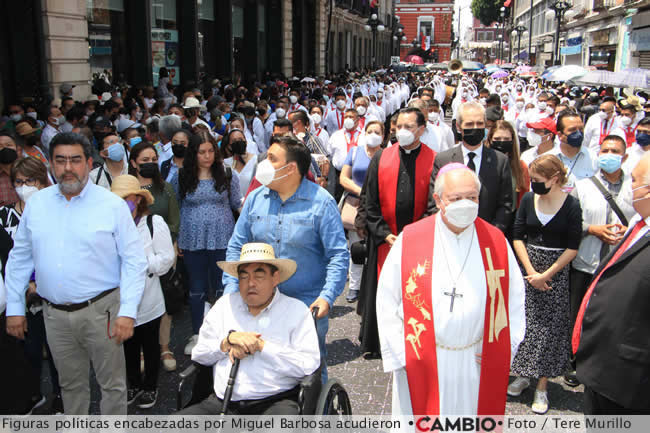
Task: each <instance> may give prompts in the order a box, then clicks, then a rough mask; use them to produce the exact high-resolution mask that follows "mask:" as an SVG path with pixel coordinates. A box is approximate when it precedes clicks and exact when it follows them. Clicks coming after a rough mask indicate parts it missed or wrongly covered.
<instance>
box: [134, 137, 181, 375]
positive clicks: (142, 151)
mask: <svg viewBox="0 0 650 433" xmlns="http://www.w3.org/2000/svg"><path fill="white" fill-rule="evenodd" d="M129 174H130V175H132V176H135V177H136V178H138V181H139V182H140V186H141V187H142V189H146V190H147V191H149V192H150V193H151V195H152V196H153V198H154V202H153V204H151V205H150V206H149V212H150V213H151V214H152V215H159V216H160V217H162V219H163V220H164V221H165V222H166V223H167V226H168V227H169V232H170V233H171V237H172V241H173V242H174V243H175V242H176V238H177V236H178V228H179V226H180V219H181V216H180V210H179V208H178V201H177V200H176V193H175V191H174V188H172V186H171V185H170V184H168V183H167V182H165V181H164V180H163V179H162V177H161V176H160V171H159V170H158V153H157V152H156V148H155V147H154V145H153V144H151V143H148V142H141V143H138V144H136V145H135V146H133V149H131V155H130V157H129ZM171 325H172V316H170V315H169V314H167V313H165V314H164V315H163V316H162V319H161V320H160V333H159V342H160V357H161V358H162V362H163V367H164V368H165V370H167V371H174V370H176V359H174V354H173V353H172V351H171V350H170V349H169V340H170V334H171Z"/></svg>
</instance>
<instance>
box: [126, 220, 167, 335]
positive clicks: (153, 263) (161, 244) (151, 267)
mask: <svg viewBox="0 0 650 433" xmlns="http://www.w3.org/2000/svg"><path fill="white" fill-rule="evenodd" d="M152 225H153V239H152V238H151V234H150V232H149V226H148V225H147V217H143V218H141V219H140V222H139V223H138V232H139V233H140V239H142V243H143V246H144V252H145V254H146V255H147V263H148V267H147V279H146V282H145V286H144V292H143V294H142V300H141V301H140V305H139V306H138V315H137V318H136V320H135V326H140V325H143V324H145V323H147V322H150V321H152V320H154V319H157V318H158V317H160V316H162V315H163V314H165V298H164V297H163V293H162V288H161V286H160V278H159V277H160V276H161V275H165V274H166V273H167V271H169V269H171V267H172V266H173V265H174V260H175V258H176V253H175V251H174V244H173V243H172V237H171V234H170V233H169V227H168V226H167V223H166V222H165V220H164V219H163V218H162V217H161V216H159V215H154V216H153V221H152Z"/></svg>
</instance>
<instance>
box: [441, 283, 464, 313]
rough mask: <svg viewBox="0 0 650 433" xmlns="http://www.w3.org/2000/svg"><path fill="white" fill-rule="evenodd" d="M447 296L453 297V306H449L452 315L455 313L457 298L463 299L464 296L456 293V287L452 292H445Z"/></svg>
mask: <svg viewBox="0 0 650 433" xmlns="http://www.w3.org/2000/svg"><path fill="white" fill-rule="evenodd" d="M443 294H444V295H445V296H451V304H450V305H449V312H450V313H452V312H453V311H454V301H455V300H456V297H459V298H462V297H463V295H462V294H460V293H456V287H454V288H453V289H452V291H451V292H443Z"/></svg>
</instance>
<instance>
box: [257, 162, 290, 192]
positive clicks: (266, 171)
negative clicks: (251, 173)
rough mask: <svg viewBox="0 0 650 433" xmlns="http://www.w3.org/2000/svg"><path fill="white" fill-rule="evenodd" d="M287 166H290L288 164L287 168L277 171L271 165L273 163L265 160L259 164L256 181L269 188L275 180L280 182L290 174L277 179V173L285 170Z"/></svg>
mask: <svg viewBox="0 0 650 433" xmlns="http://www.w3.org/2000/svg"><path fill="white" fill-rule="evenodd" d="M287 166H289V164H286V165H285V166H283V167H280V168H278V169H277V170H276V169H275V168H273V164H271V161H269V160H268V159H265V160H264V161H262V162H260V163H259V164H257V170H256V172H255V179H257V181H258V182H259V183H261V184H262V185H264V186H267V185H269V184H270V183H271V182H273V181H274V180H280V179H282V178H284V177H287V176H288V174H285V175H283V176H280V177H277V178H276V177H275V173H276V172H278V171H280V170H282V169H283V168H285V167H287Z"/></svg>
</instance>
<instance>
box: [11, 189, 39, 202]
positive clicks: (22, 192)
mask: <svg viewBox="0 0 650 433" xmlns="http://www.w3.org/2000/svg"><path fill="white" fill-rule="evenodd" d="M37 191H38V188H36V187H35V186H27V185H22V186H19V187H18V188H16V194H18V197H19V198H20V199H21V200H22V201H23V202H25V203H27V200H29V198H30V197H31V196H32V195H34V193H35V192H37Z"/></svg>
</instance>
